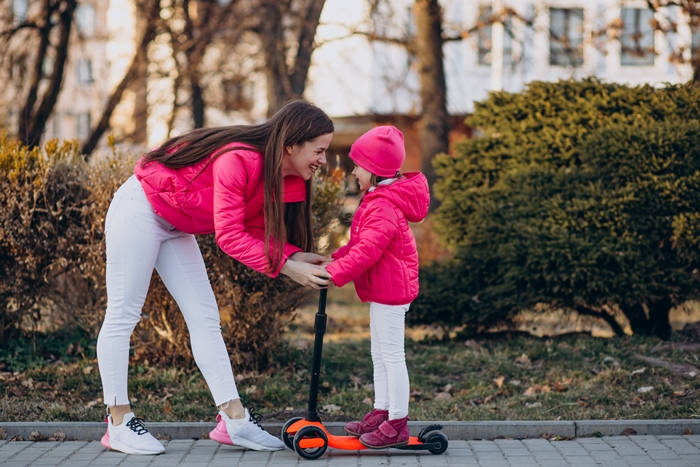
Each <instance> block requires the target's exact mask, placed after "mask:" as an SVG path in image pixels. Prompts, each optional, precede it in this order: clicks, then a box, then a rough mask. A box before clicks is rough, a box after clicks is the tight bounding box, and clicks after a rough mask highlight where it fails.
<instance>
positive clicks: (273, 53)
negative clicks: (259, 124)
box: [259, 2, 291, 116]
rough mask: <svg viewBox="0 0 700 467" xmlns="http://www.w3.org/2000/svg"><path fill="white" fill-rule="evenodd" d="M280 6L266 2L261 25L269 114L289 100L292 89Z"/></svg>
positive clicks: (260, 33) (263, 7) (260, 32)
mask: <svg viewBox="0 0 700 467" xmlns="http://www.w3.org/2000/svg"><path fill="white" fill-rule="evenodd" d="M279 9H280V5H279V4H278V3H275V2H265V3H264V5H263V6H262V8H261V10H262V16H261V17H262V20H261V24H260V31H259V35H260V40H261V41H262V45H263V54H264V56H265V80H266V85H267V114H268V116H271V115H272V114H274V113H275V112H277V111H278V110H279V109H280V108H282V106H283V105H284V103H285V102H287V100H288V96H289V93H288V92H287V89H291V88H290V85H289V81H288V79H289V77H288V75H287V67H286V65H285V57H284V52H285V50H286V47H285V46H284V31H283V28H282V14H281V12H280V10H279Z"/></svg>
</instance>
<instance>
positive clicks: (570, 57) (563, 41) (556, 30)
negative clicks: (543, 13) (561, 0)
mask: <svg viewBox="0 0 700 467" xmlns="http://www.w3.org/2000/svg"><path fill="white" fill-rule="evenodd" d="M549 64H550V65H555V66H581V65H583V8H550V9H549Z"/></svg>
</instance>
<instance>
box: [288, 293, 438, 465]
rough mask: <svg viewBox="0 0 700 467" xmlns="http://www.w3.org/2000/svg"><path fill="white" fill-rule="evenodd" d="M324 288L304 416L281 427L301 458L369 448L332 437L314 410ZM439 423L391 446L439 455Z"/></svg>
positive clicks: (349, 438) (353, 440) (351, 439)
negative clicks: (329, 452)
mask: <svg viewBox="0 0 700 467" xmlns="http://www.w3.org/2000/svg"><path fill="white" fill-rule="evenodd" d="M327 294H328V289H322V290H321V295H320V297H319V300H318V312H317V313H316V320H315V322H314V332H315V334H316V336H315V340H314V351H313V366H312V372H311V387H310V391H309V408H308V410H307V412H306V417H305V418H302V417H294V418H290V419H289V420H287V423H285V424H284V426H283V427H282V441H284V444H285V445H286V446H287V447H288V448H289V449H294V451H296V453H297V454H298V455H299V456H301V457H303V458H304V459H318V458H319V457H321V456H322V455H323V454H324V453H325V452H326V449H328V448H329V447H330V448H333V449H344V450H350V451H357V450H361V449H369V448H367V447H366V446H365V445H363V444H362V443H361V442H360V438H357V437H355V436H335V435H332V434H330V433H329V432H328V430H326V428H325V427H324V426H323V423H321V419H320V418H319V417H318V413H317V412H316V404H317V402H318V382H319V373H320V371H321V352H322V350H323V334H324V333H325V332H326V296H327ZM441 429H442V426H441V425H428V426H426V427H425V428H423V429H422V430H421V432H420V434H419V435H418V436H411V437H410V439H409V441H408V444H407V445H405V446H402V447H399V448H395V449H405V450H412V451H422V450H426V451H430V452H431V453H433V454H442V453H443V452H445V451H446V450H447V436H445V435H444V434H443V433H442V432H441V431H438V430H441Z"/></svg>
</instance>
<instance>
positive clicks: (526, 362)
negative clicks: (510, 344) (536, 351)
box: [515, 354, 532, 368]
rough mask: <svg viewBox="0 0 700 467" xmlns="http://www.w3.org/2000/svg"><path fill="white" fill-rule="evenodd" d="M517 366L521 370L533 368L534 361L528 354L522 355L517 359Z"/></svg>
mask: <svg viewBox="0 0 700 467" xmlns="http://www.w3.org/2000/svg"><path fill="white" fill-rule="evenodd" d="M515 364H516V365H517V366H519V367H521V368H530V367H531V366H532V361H531V360H530V357H528V356H527V354H522V355H521V356H519V357H518V358H516V359H515Z"/></svg>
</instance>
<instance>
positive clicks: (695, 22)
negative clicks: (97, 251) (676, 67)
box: [647, 0, 700, 86]
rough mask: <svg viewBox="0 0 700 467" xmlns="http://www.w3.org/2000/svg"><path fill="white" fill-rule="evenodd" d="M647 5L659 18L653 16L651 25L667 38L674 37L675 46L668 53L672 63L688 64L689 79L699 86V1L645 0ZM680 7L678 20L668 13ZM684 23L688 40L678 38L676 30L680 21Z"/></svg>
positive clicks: (679, 25)
mask: <svg viewBox="0 0 700 467" xmlns="http://www.w3.org/2000/svg"><path fill="white" fill-rule="evenodd" d="M647 5H648V7H649V8H650V9H651V10H652V11H653V12H654V13H655V16H660V17H661V20H659V19H657V18H654V19H653V20H652V21H651V26H652V27H653V28H654V30H656V31H661V32H662V33H663V34H664V35H665V36H666V37H667V38H669V40H674V39H675V42H676V43H675V44H674V45H675V46H674V47H673V50H672V52H671V55H670V60H671V62H673V63H678V64H681V65H682V64H689V65H690V67H691V69H692V78H691V79H690V81H691V82H692V83H693V84H694V85H695V86H700V1H698V0H647ZM673 7H676V8H678V9H680V12H681V16H680V20H679V19H676V18H675V17H674V16H671V15H669V14H668V12H669V8H673ZM683 22H684V23H685V26H687V27H688V28H689V29H690V31H689V32H690V38H689V40H688V41H681V40H679V37H678V36H679V34H678V31H679V29H680V27H681V23H683Z"/></svg>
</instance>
